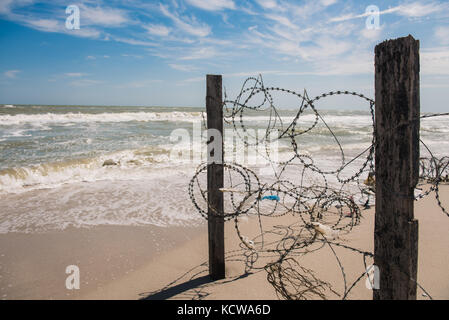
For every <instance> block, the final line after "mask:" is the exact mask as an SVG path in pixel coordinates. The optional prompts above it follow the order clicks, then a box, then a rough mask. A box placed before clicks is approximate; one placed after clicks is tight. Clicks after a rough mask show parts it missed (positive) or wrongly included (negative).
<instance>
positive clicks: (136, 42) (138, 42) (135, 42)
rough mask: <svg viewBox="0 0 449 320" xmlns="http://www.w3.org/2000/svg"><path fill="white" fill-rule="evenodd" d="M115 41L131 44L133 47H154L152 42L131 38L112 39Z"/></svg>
mask: <svg viewBox="0 0 449 320" xmlns="http://www.w3.org/2000/svg"><path fill="white" fill-rule="evenodd" d="M112 38H113V39H114V40H115V41H118V42H123V43H126V44H131V45H133V46H155V45H156V44H155V43H154V42H149V41H142V40H136V39H132V38H122V37H112Z"/></svg>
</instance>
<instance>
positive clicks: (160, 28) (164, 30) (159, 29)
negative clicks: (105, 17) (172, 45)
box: [144, 24, 171, 37]
mask: <svg viewBox="0 0 449 320" xmlns="http://www.w3.org/2000/svg"><path fill="white" fill-rule="evenodd" d="M144 28H145V29H146V30H147V31H148V33H149V34H152V35H155V36H160V37H165V36H168V35H169V34H170V32H171V28H169V27H167V26H164V25H162V24H149V25H146V26H144Z"/></svg>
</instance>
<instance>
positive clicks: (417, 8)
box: [330, 1, 449, 22]
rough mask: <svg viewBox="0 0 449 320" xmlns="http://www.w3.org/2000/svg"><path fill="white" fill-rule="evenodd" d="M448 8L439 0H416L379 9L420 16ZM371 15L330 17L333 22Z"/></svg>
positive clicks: (391, 12)
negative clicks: (422, 0) (427, 0)
mask: <svg viewBox="0 0 449 320" xmlns="http://www.w3.org/2000/svg"><path fill="white" fill-rule="evenodd" d="M448 9H449V5H448V4H447V3H445V4H444V3H438V2H431V3H426V4H423V3H420V2H418V1H416V2H412V3H408V4H401V5H398V6H396V7H392V8H388V9H386V10H381V11H379V14H380V15H383V14H397V15H401V16H405V17H408V18H419V17H424V16H427V15H430V14H433V13H437V12H441V11H444V10H448ZM369 15H371V13H362V14H345V15H342V16H338V17H335V18H332V19H330V21H331V22H340V21H347V20H351V19H358V18H365V17H368V16H369Z"/></svg>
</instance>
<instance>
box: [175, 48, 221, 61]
mask: <svg viewBox="0 0 449 320" xmlns="http://www.w3.org/2000/svg"><path fill="white" fill-rule="evenodd" d="M217 54H218V52H217V50H216V49H215V48H214V47H202V48H195V49H193V50H192V51H191V52H190V53H189V54H187V55H185V56H183V57H181V58H180V60H197V59H209V58H212V57H215V56H216V55H217Z"/></svg>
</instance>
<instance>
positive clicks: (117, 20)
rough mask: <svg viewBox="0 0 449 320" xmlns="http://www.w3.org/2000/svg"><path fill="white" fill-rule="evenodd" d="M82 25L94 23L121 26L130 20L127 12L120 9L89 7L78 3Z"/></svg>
mask: <svg viewBox="0 0 449 320" xmlns="http://www.w3.org/2000/svg"><path fill="white" fill-rule="evenodd" d="M80 11H81V13H82V22H81V23H82V25H81V26H83V25H96V26H104V27H121V26H124V25H126V24H128V23H130V22H131V19H130V17H129V16H128V14H127V12H126V11H125V10H122V9H117V8H108V7H100V6H96V7H91V6H87V5H85V4H81V5H80Z"/></svg>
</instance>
